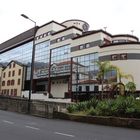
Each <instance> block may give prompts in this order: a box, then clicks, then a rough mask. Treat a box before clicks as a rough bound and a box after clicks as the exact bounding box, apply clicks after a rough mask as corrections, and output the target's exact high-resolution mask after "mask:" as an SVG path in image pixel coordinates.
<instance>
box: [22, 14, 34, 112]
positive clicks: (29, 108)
mask: <svg viewBox="0 0 140 140" xmlns="http://www.w3.org/2000/svg"><path fill="white" fill-rule="evenodd" d="M21 16H22V17H24V18H25V19H28V20H30V21H31V22H33V23H34V38H33V49H32V61H31V73H30V89H29V98H28V113H30V110H31V104H30V103H31V93H32V87H33V73H34V58H35V34H36V22H35V21H34V20H32V19H30V18H29V17H28V16H26V15H24V14H21Z"/></svg>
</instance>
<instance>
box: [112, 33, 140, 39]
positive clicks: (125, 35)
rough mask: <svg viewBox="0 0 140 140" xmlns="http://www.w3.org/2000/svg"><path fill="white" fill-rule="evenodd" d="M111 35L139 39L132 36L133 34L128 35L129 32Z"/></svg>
mask: <svg viewBox="0 0 140 140" xmlns="http://www.w3.org/2000/svg"><path fill="white" fill-rule="evenodd" d="M112 37H131V38H134V39H136V40H137V41H139V38H138V37H136V36H134V35H130V34H117V35H113V36H112Z"/></svg>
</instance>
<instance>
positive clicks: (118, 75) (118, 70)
mask: <svg viewBox="0 0 140 140" xmlns="http://www.w3.org/2000/svg"><path fill="white" fill-rule="evenodd" d="M111 67H112V69H114V70H116V71H117V77H118V78H119V83H122V78H124V79H130V80H131V81H132V82H134V78H133V76H132V75H131V74H125V73H124V72H122V71H121V69H120V68H119V67H117V66H114V65H111Z"/></svg>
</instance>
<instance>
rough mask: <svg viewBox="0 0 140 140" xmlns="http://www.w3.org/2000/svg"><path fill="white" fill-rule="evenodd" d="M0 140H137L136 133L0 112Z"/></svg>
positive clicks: (139, 131) (139, 136)
mask: <svg viewBox="0 0 140 140" xmlns="http://www.w3.org/2000/svg"><path fill="white" fill-rule="evenodd" d="M0 140H140V130H135V129H127V128H119V127H109V126H102V125H94V124H86V123H78V122H71V121H64V120H55V119H45V118H39V117H34V116H29V115H23V114H18V113H14V112H8V111H1V110H0Z"/></svg>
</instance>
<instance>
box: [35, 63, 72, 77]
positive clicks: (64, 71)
mask: <svg viewBox="0 0 140 140" xmlns="http://www.w3.org/2000/svg"><path fill="white" fill-rule="evenodd" d="M50 74H51V76H53V77H54V76H61V75H68V74H70V64H65V65H57V64H52V66H51V69H50ZM48 75H49V68H46V69H38V70H35V72H34V78H35V79H38V78H44V77H48Z"/></svg>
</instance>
